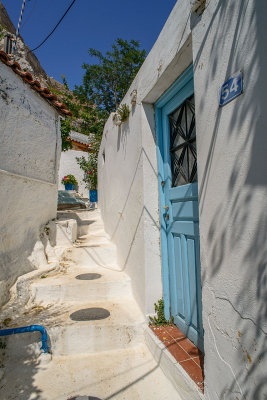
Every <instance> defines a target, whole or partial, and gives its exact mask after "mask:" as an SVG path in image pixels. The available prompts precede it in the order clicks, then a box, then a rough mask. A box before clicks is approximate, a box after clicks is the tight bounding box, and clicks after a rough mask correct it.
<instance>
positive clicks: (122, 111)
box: [117, 104, 130, 122]
mask: <svg viewBox="0 0 267 400" xmlns="http://www.w3.org/2000/svg"><path fill="white" fill-rule="evenodd" d="M117 113H118V114H119V117H120V120H121V122H125V121H127V119H128V118H129V115H130V108H129V106H128V105H127V104H122V105H121V106H120V107H119V108H118V110H117Z"/></svg>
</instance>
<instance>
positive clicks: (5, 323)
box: [3, 318, 12, 326]
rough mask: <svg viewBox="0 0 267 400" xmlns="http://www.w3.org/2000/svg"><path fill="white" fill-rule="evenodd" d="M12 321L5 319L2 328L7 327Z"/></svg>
mask: <svg viewBox="0 0 267 400" xmlns="http://www.w3.org/2000/svg"><path fill="white" fill-rule="evenodd" d="M11 321H12V318H6V319H4V321H3V324H4V326H8V325H9V324H10V322H11Z"/></svg>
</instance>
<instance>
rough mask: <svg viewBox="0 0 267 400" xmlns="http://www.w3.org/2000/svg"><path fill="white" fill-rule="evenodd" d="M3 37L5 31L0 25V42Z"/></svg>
mask: <svg viewBox="0 0 267 400" xmlns="http://www.w3.org/2000/svg"><path fill="white" fill-rule="evenodd" d="M4 35H5V29H4V27H3V26H2V25H0V40H2V39H3V37H4Z"/></svg>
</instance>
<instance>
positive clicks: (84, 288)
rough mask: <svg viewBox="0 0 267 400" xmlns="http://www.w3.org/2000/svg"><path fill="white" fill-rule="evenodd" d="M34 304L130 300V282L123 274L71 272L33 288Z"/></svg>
mask: <svg viewBox="0 0 267 400" xmlns="http://www.w3.org/2000/svg"><path fill="white" fill-rule="evenodd" d="M31 292H32V296H31V297H32V300H33V301H34V302H35V303H37V304H42V305H43V304H53V303H65V302H90V301H96V300H97V301H101V300H109V299H113V300H115V299H123V298H128V297H130V296H131V294H132V289H131V280H130V278H129V276H128V275H127V274H125V273H124V272H120V271H110V270H108V269H104V268H101V267H98V268H90V269H89V268H72V269H71V270H69V271H67V273H66V274H62V273H58V274H56V275H54V276H51V277H49V276H48V277H45V278H44V279H39V280H38V281H36V282H34V283H33V284H32V285H31Z"/></svg>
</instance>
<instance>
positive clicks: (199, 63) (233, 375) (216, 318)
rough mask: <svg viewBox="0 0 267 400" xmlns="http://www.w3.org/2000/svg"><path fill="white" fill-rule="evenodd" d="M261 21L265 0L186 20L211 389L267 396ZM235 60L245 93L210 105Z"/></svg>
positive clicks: (215, 4)
mask: <svg viewBox="0 0 267 400" xmlns="http://www.w3.org/2000/svg"><path fill="white" fill-rule="evenodd" d="M266 23H267V8H266V2H265V1H263V0H250V1H244V0H231V1H227V2H225V1H218V0H217V1H215V0H213V1H211V2H209V6H208V9H207V10H206V11H205V12H204V14H203V15H202V17H201V18H199V19H198V20H195V21H193V20H191V25H192V27H193V53H194V70H195V96H196V116H197V119H196V121H197V146H198V178H199V198H200V204H199V208H200V235H201V237H200V243H201V266H202V279H203V317H204V329H205V353H206V355H205V388H206V395H207V397H208V398H210V399H217V398H218V399H227V400H228V399H239V400H240V399H251V400H252V399H253V400H254V399H259V400H260V399H262V400H263V399H264V398H266V396H267V381H266V371H267V360H266V357H267V347H266V332H267V320H266V295H267V292H266V288H267V285H266V282H267V281H266V279H267V276H266V254H267V248H266V237H267V235H266V230H267V212H266V210H267V200H266V199H267V174H266V170H267V168H266V154H267V136H266V131H267V114H266V93H267V77H266V69H267V45H266V41H265V40H263V37H266ZM239 70H242V71H243V74H244V94H242V95H241V96H239V97H238V98H236V99H235V100H233V101H232V102H231V103H229V104H228V105H226V106H224V107H223V108H221V109H218V90H219V88H220V86H221V85H222V84H223V82H224V81H225V80H226V79H227V78H228V77H229V76H231V74H233V73H235V72H237V71H239Z"/></svg>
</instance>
